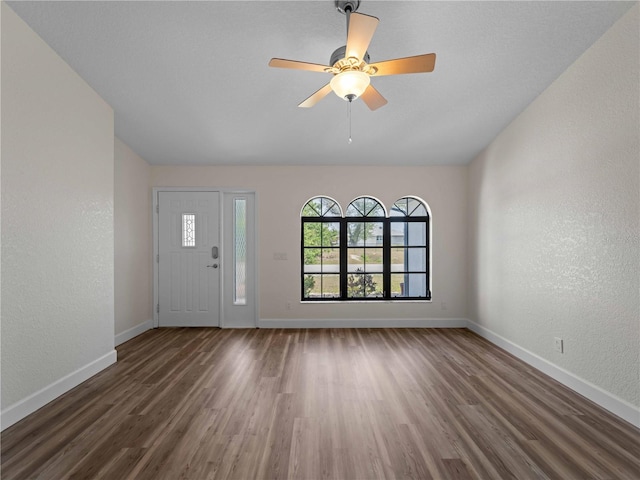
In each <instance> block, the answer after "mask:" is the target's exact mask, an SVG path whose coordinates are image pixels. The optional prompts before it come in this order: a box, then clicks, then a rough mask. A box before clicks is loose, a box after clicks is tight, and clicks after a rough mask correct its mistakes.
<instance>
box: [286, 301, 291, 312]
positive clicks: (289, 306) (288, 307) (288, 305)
mask: <svg viewBox="0 0 640 480" xmlns="http://www.w3.org/2000/svg"><path fill="white" fill-rule="evenodd" d="M287 310H291V302H287Z"/></svg>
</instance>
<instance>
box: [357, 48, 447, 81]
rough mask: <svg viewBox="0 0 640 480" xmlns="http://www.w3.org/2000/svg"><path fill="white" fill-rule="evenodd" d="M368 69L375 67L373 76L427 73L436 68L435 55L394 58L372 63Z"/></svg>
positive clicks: (426, 54)
mask: <svg viewBox="0 0 640 480" xmlns="http://www.w3.org/2000/svg"><path fill="white" fill-rule="evenodd" d="M369 66H370V67H375V68H376V69H377V70H378V71H377V72H376V73H374V74H372V75H373V76H376V77H379V76H381V75H399V74H401V73H428V72H433V69H434V68H435V66H436V54H435V53H425V54H424V55H416V56H415V57H405V58H396V59H395V60H386V61H384V62H378V63H372V64H370V65H369Z"/></svg>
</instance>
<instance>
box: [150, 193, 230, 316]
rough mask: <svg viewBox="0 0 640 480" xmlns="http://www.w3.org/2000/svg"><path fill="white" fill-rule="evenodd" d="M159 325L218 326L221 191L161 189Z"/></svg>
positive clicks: (159, 198) (159, 217)
mask: <svg viewBox="0 0 640 480" xmlns="http://www.w3.org/2000/svg"><path fill="white" fill-rule="evenodd" d="M158 206H159V212H158V253H159V260H158V263H159V278H158V308H159V310H158V324H159V326H160V327H217V326H219V325H220V271H221V268H220V258H221V252H220V193H219V192H158Z"/></svg>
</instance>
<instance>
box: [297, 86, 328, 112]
mask: <svg viewBox="0 0 640 480" xmlns="http://www.w3.org/2000/svg"><path fill="white" fill-rule="evenodd" d="M329 92H331V84H329V83H327V84H326V85H325V86H324V87H322V88H321V89H320V90H318V91H317V92H315V93H314V94H313V95H311V96H310V97H309V98H307V99H306V100H305V101H304V102H302V103H301V104H300V105H298V106H299V107H302V108H311V107H313V106H314V105H315V104H316V103H318V102H319V101H320V100H322V99H323V98H324V97H326V96H327V94H329Z"/></svg>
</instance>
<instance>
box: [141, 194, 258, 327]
mask: <svg viewBox="0 0 640 480" xmlns="http://www.w3.org/2000/svg"><path fill="white" fill-rule="evenodd" d="M160 192H219V193H220V205H219V210H220V211H219V212H218V215H219V218H220V248H221V250H222V251H223V252H224V251H225V250H224V249H225V248H226V245H225V244H224V243H225V242H224V233H225V232H226V228H228V225H227V222H228V221H230V220H231V219H226V217H225V213H224V212H225V201H226V198H227V196H228V195H229V194H240V195H242V194H245V195H246V194H250V195H252V196H253V198H254V209H253V211H254V215H253V221H252V222H251V223H250V225H251V228H253V232H254V245H253V250H254V252H253V253H254V254H253V262H252V267H253V271H254V272H256V274H255V275H254V276H253V278H251V281H252V282H253V287H254V288H253V298H252V300H253V302H254V305H255V309H254V318H253V325H252V326H255V327H257V326H258V312H259V311H260V308H259V307H260V306H259V303H258V301H259V298H260V295H259V293H258V292H259V288H258V255H257V251H258V228H257V227H258V212H257V210H258V209H257V208H256V205H257V203H258V195H257V193H256V192H255V190H249V189H246V188H223V187H152V205H151V207H152V211H151V217H152V229H153V259H152V262H153V304H152V306H151V307H152V311H153V328H158V327H159V326H160V322H159V316H158V306H159V301H160V297H159V291H160V268H159V263H158V259H159V251H160V245H159V243H160V242H159V233H160V231H159V223H160V222H159V213H158V212H159V210H158V206H159V202H158V194H159V193H160ZM225 268H226V262H223V263H222V270H221V272H220V302H219V305H218V308H219V309H220V328H225V319H224V307H225V304H224V302H225V299H224V289H225V285H224V283H225V282H224V278H225V275H224V273H225V271H226V270H225Z"/></svg>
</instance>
